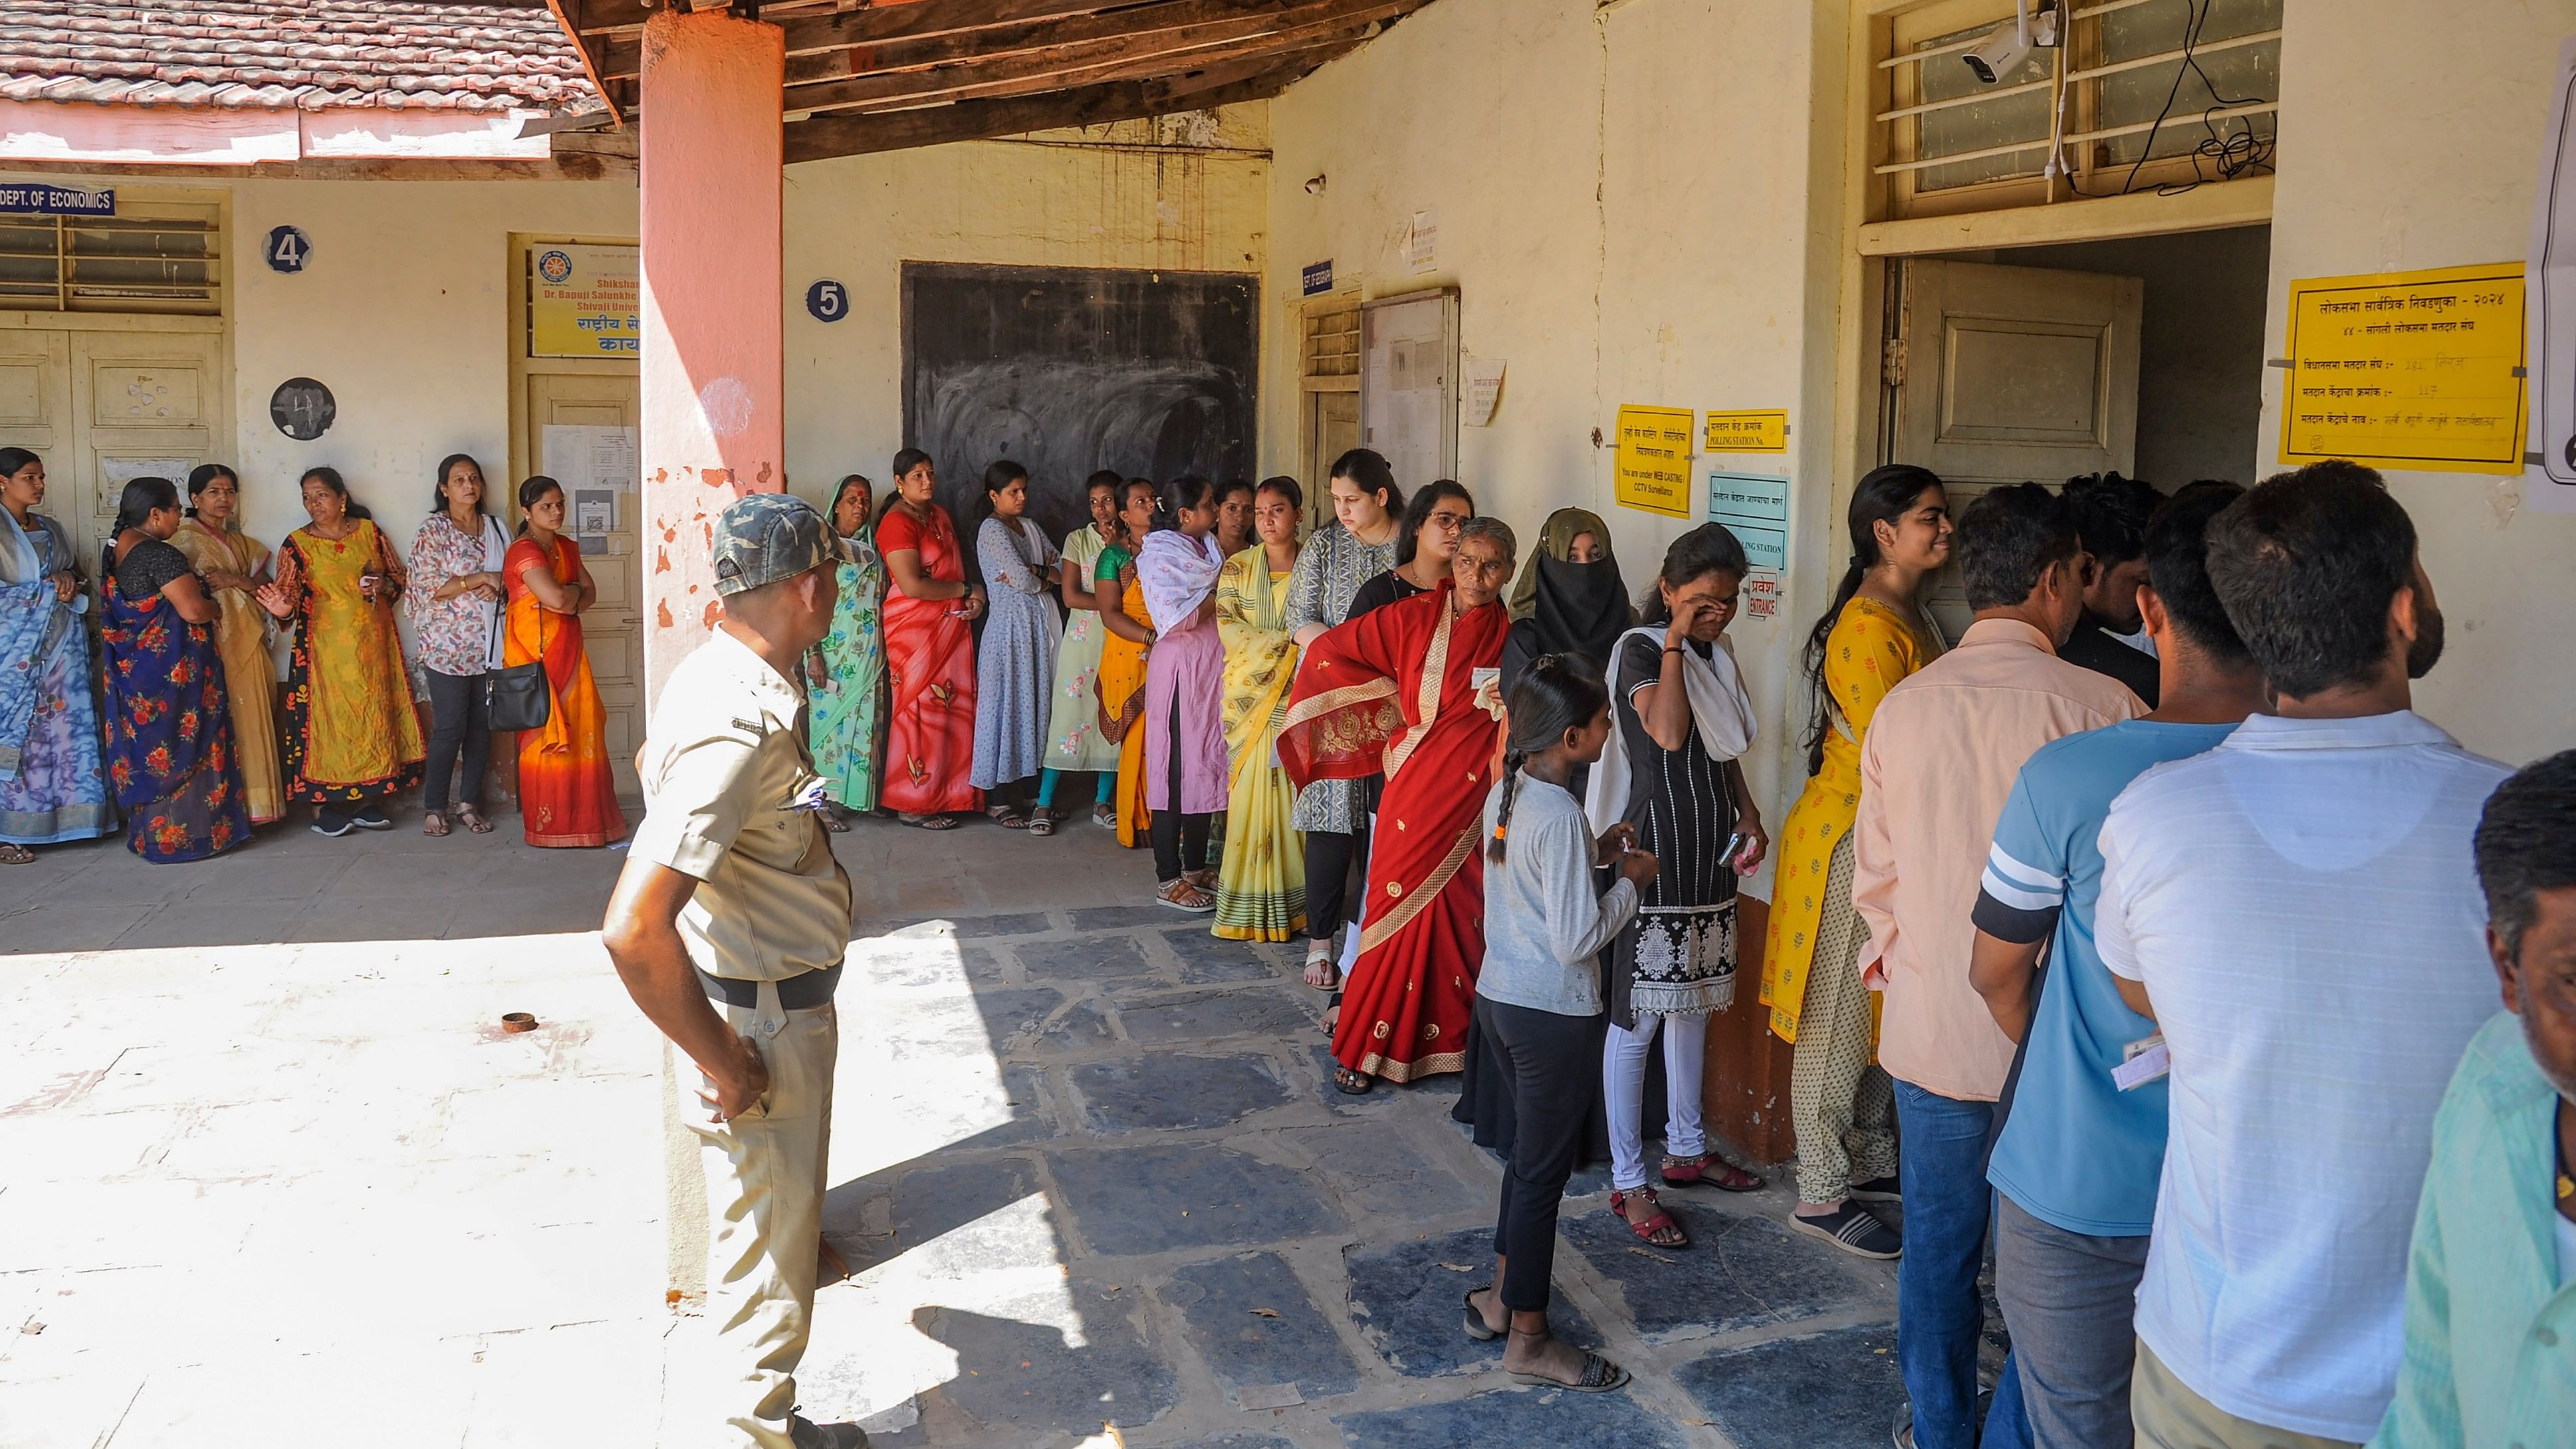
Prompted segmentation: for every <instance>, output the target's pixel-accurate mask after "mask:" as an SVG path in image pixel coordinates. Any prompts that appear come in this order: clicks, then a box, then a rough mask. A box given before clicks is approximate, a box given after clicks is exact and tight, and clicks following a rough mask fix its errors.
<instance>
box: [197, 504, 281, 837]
mask: <svg viewBox="0 0 2576 1449" xmlns="http://www.w3.org/2000/svg"><path fill="white" fill-rule="evenodd" d="M170 542H171V543H172V544H173V545H175V546H176V547H177V548H178V550H179V552H181V553H183V554H186V555H187V556H188V563H189V564H190V566H191V567H193V568H195V569H196V570H197V571H198V572H199V573H204V572H207V571H208V570H219V571H221V572H224V573H234V574H241V575H243V576H244V577H247V578H256V577H257V576H258V574H259V571H260V570H261V569H264V568H266V567H267V566H268V550H267V549H265V548H263V547H261V546H260V544H259V541H258V540H256V539H252V538H247V537H244V536H243V535H241V534H238V533H217V532H215V531H214V530H213V529H210V528H208V527H206V526H205V525H204V524H202V523H200V522H198V521H197V520H196V519H193V518H191V519H189V520H188V521H187V522H185V523H183V524H180V525H179V531H178V532H177V533H174V534H172V535H170ZM206 592H207V593H209V594H212V595H213V596H214V599H215V608H216V609H217V611H218V616H217V619H216V623H215V648H216V651H217V652H219V653H220V654H222V655H223V659H224V697H225V699H226V701H227V704H226V708H227V710H228V711H229V712H230V714H231V716H232V722H233V754H234V756H235V757H236V758H237V759H238V760H240V762H241V774H242V800H243V803H244V804H246V805H248V806H249V807H250V818H251V823H252V824H254V825H265V824H267V823H268V822H269V821H272V820H275V819H278V818H279V817H281V816H283V815H285V814H286V775H285V772H284V770H283V769H282V767H281V766H280V765H279V764H278V754H277V664H276V661H274V660H272V659H271V658H270V657H269V653H268V611H267V610H265V609H262V608H261V607H260V606H259V601H258V600H257V599H255V598H253V597H251V591H250V590H248V589H208V590H207V591H206Z"/></svg>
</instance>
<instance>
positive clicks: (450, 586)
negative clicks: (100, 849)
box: [0, 448, 626, 865]
mask: <svg viewBox="0 0 2576 1449" xmlns="http://www.w3.org/2000/svg"><path fill="white" fill-rule="evenodd" d="M432 486H433V498H434V511H433V512H432V513H431V514H430V515H429V517H428V518H427V519H426V520H424V521H423V523H422V524H421V526H420V528H419V529H418V531H417V532H416V534H415V535H414V538H413V541H412V557H411V560H410V562H409V564H408V565H406V563H405V562H404V560H403V558H402V557H401V555H400V554H399V552H398V551H397V549H396V546H395V544H394V542H393V540H392V539H391V538H390V537H388V536H387V534H386V533H385V531H384V530H383V529H382V528H380V527H379V526H378V525H377V524H376V522H375V520H374V519H373V518H372V517H371V516H370V515H369V513H368V511H367V509H366V508H365V507H364V506H362V505H360V504H358V503H357V502H355V501H354V500H352V499H351V498H350V496H349V488H348V484H347V482H346V481H345V480H344V479H342V477H341V476H340V474H339V473H338V472H337V471H335V470H333V469H331V468H327V467H317V468H312V469H308V470H307V471H306V472H305V474H304V476H303V477H302V478H301V479H300V480H299V492H300V494H301V498H302V503H303V507H304V512H305V514H306V517H307V518H308V520H309V521H308V522H307V523H306V524H305V525H304V526H303V527H301V528H298V529H295V530H294V531H293V532H291V533H289V534H288V535H287V536H286V538H285V539H284V540H283V541H281V542H280V544H279V545H278V547H277V548H276V550H275V551H274V552H272V551H271V550H270V549H268V548H267V547H266V546H264V545H262V544H261V543H260V542H258V541H257V540H256V539H253V538H251V537H250V536H248V535H247V534H245V533H243V532H242V530H241V524H240V518H241V507H242V482H241V478H240V476H239V475H238V474H237V473H236V472H235V471H234V470H233V469H231V468H228V467H225V466H224V465H222V464H219V463H209V464H206V465H204V466H202V467H200V468H198V469H196V470H195V471H194V472H192V473H190V474H189V475H188V478H187V480H186V485H185V497H184V499H183V498H182V496H181V487H180V485H179V484H178V483H177V482H174V481H173V480H171V479H167V478H157V477H141V478H135V479H133V480H131V481H129V482H127V483H126V484H125V485H124V488H123V490H122V493H121V495H120V497H119V499H118V511H117V516H116V520H115V523H114V525H113V528H112V531H111V534H110V537H109V538H108V540H107V542H106V546H105V548H104V549H103V550H102V551H101V554H100V556H99V558H98V559H97V561H96V569H95V575H94V580H93V576H92V574H91V573H90V571H88V570H86V569H85V568H84V567H83V564H84V560H83V559H82V558H81V557H80V556H79V552H80V551H79V550H78V549H77V548H76V547H75V545H74V544H73V542H72V538H73V535H72V534H71V533H70V531H69V530H67V529H66V528H64V526H63V525H62V523H61V522H60V521H58V520H57V519H56V518H54V517H52V516H49V515H47V514H46V513H43V512H41V511H40V508H41V505H42V504H43V503H44V501H45V465H44V461H43V459H41V458H39V457H38V456H36V455H35V454H33V453H30V452H28V451H26V450H25V449H22V448H0V505H5V507H0V517H5V520H6V521H5V523H0V864H6V865H23V864H26V863H28V862H30V861H32V860H33V859H35V855H34V852H33V850H32V849H31V847H35V846H45V845H55V844H61V843H64V842H69V841H76V840H86V839H92V838H95V837H99V836H103V835H107V834H109V833H111V832H113V831H114V830H116V829H117V828H119V825H120V823H121V824H122V826H123V828H124V830H125V839H126V844H127V846H128V847H129V848H130V849H132V850H133V851H134V853H135V854H137V855H139V856H141V857H143V858H144V859H146V860H150V861H156V862H178V861H193V860H203V859H205V858H207V857H209V856H213V855H217V854H220V853H222V852H223V851H226V850H229V849H231V848H233V847H235V846H238V845H240V844H242V843H244V842H246V841H248V840H249V839H251V837H252V834H253V832H254V830H255V829H256V828H257V827H259V826H262V825H266V824H270V823H272V822H275V821H278V820H281V819H283V818H284V817H285V815H286V811H287V807H288V806H289V805H290V804H301V805H309V806H311V807H313V811H314V820H313V824H312V829H313V830H314V831H315V832H316V833H318V834H321V835H325V836H330V837H334V838H336V837H341V836H345V835H348V834H349V833H350V832H352V831H356V830H387V829H391V828H393V823H394V822H393V819H392V816H391V815H390V814H389V813H388V809H389V807H390V806H391V805H393V804H394V803H396V802H397V800H398V797H400V796H402V795H404V794H406V793H407V792H408V791H410V790H411V789H412V788H413V787H415V786H419V787H421V788H422V799H421V806H422V812H421V821H422V826H421V828H422V829H423V831H424V832H425V833H427V834H429V835H433V836H444V835H447V834H449V833H450V832H451V831H452V830H453V829H455V828H456V827H459V826H461V827H463V828H464V829H466V830H468V831H471V832H474V833H477V834H484V833H489V832H490V831H492V830H493V829H494V828H495V827H494V825H493V823H492V821H491V820H490V819H489V818H488V817H486V816H485V815H484V813H483V810H482V797H483V790H484V784H485V773H486V769H487V766H488V763H489V759H490V753H491V744H492V733H493V732H492V729H491V728H490V724H489V722H488V721H487V719H486V718H485V707H486V706H485V701H486V695H487V691H486V688H485V681H486V678H487V676H489V675H491V674H492V673H493V672H494V671H498V670H505V669H508V668H511V667H515V666H528V665H534V666H536V667H537V669H538V670H539V671H541V672H542V675H543V677H544V680H545V692H546V696H547V704H548V708H547V711H546V721H545V723H544V725H543V726H542V727H540V728H535V729H524V730H520V731H518V732H517V748H518V796H519V804H520V812H521V815H522V817H523V822H524V831H525V835H526V839H527V842H528V843H529V844H531V845H538V846H601V845H606V844H608V843H609V842H611V841H614V840H618V839H621V838H623V837H624V835H625V833H626V821H625V817H624V816H623V814H622V813H621V812H620V811H619V809H618V806H617V798H616V786H615V780H614V776H613V774H612V772H611V769H610V765H609V760H608V753H607V741H606V728H605V716H604V714H603V712H602V710H601V706H600V701H599V691H598V688H597V686H596V685H595V684H594V682H593V680H592V676H591V670H590V661H589V657H588V655H587V654H586V652H585V651H584V649H583V644H582V630H581V615H582V612H583V611H584V610H586V609H587V608H589V607H590V605H591V603H592V602H593V601H594V600H595V599H596V597H597V590H596V588H595V587H594V585H593V583H592V580H591V578H590V575H589V572H588V571H587V570H586V569H585V568H584V566H583V564H582V560H581V550H580V548H579V547H578V545H576V544H575V543H574V542H573V540H572V539H571V538H570V537H568V536H566V535H565V534H564V533H563V531H562V530H563V525H564V496H563V489H562V488H561V487H560V486H558V485H557V484H556V483H555V481H554V480H553V479H551V478H545V477H533V478H530V479H528V480H527V481H526V482H524V483H522V484H521V485H520V486H519V490H518V503H519V513H520V522H519V524H518V526H517V528H516V529H515V530H507V529H504V528H503V526H502V525H501V523H500V521H499V520H498V519H496V518H495V517H493V516H492V513H491V510H490V507H489V505H488V502H487V500H486V498H485V485H484V480H483V471H482V468H481V467H480V465H478V464H477V463H476V462H475V461H474V460H473V459H472V458H470V457H467V456H465V455H463V454H458V455H456V456H453V457H450V458H447V459H446V460H444V461H443V462H441V463H440V464H439V467H438V471H437V476H436V478H435V479H434V480H433V485H432ZM93 604H94V605H95V607H96V610H97V619H96V624H97V640H96V642H97V652H98V661H97V668H96V669H95V670H93V668H92V664H91V636H90V631H89V623H88V621H87V619H86V617H85V616H87V615H88V614H89V613H90V611H91V609H92V607H93ZM396 609H402V610H406V611H408V612H409V614H410V617H411V619H412V622H413V625H414V633H415V636H416V641H417V642H416V646H415V649H414V651H413V656H412V657H411V658H410V659H408V660H407V659H406V657H405V652H404V646H403V641H402V636H401V631H400V629H399V628H398V627H397V622H396V616H395V610H396ZM281 635H282V636H283V638H284V641H285V643H286V645H287V649H288V655H287V669H286V674H285V688H284V689H283V690H282V691H281V690H280V689H279V688H278V673H277V669H276V665H275V656H274V654H273V652H272V641H273V640H276V639H277V638H278V637H279V636H281ZM414 666H417V679H416V678H415V674H414ZM416 698H425V699H426V701H427V703H428V706H429V714H430V723H429V726H428V728H427V730H426V731H424V730H423V728H422V725H421V721H420V716H419V713H418V712H417V710H416V709H415V705H414V701H415V699H416Z"/></svg>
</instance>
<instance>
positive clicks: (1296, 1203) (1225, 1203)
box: [1051, 1144, 1349, 1256]
mask: <svg viewBox="0 0 2576 1449" xmlns="http://www.w3.org/2000/svg"><path fill="white" fill-rule="evenodd" d="M1051 1161H1052V1162H1053V1165H1054V1169H1055V1181H1056V1186H1057V1188H1058V1190H1060V1191H1061V1192H1062V1193H1063V1195H1064V1199H1065V1204H1066V1207H1067V1208H1068V1209H1069V1211H1070V1213H1071V1215H1072V1218H1073V1223H1074V1227H1075V1228H1076V1230H1077V1231H1079V1232H1080V1233H1081V1234H1082V1236H1083V1237H1084V1239H1085V1240H1087V1241H1088V1242H1089V1243H1090V1244H1091V1247H1092V1249H1093V1251H1095V1252H1100V1253H1108V1254H1113V1255H1119V1256H1128V1255H1134V1254H1141V1253H1160V1252H1165V1251H1168V1250H1170V1249H1174V1248H1248V1247H1252V1246H1254V1245H1256V1244H1260V1243H1271V1242H1278V1241H1281V1240H1283V1239H1289V1238H1303V1237H1308V1236H1311V1235H1313V1234H1317V1233H1338V1232H1341V1231H1343V1230H1344V1229H1345V1228H1347V1227H1348V1226H1349V1224H1348V1223H1347V1221H1346V1220H1345V1219H1344V1218H1343V1216H1342V1211H1341V1209H1340V1208H1339V1207H1337V1206H1335V1205H1334V1203H1333V1201H1332V1199H1331V1198H1329V1197H1327V1196H1326V1195H1325V1194H1324V1193H1323V1192H1321V1191H1320V1190H1318V1189H1317V1188H1316V1187H1315V1185H1314V1184H1313V1183H1312V1182H1311V1181H1309V1180H1308V1179H1307V1177H1306V1175H1305V1174H1304V1173H1301V1172H1299V1171H1297V1170H1296V1169H1294V1168H1287V1167H1274V1166H1272V1165H1270V1164H1269V1163H1266V1162H1262V1161H1259V1160H1257V1159H1255V1158H1252V1157H1248V1156H1246V1155H1244V1154H1243V1153H1240V1152H1236V1151H1234V1150H1233V1149H1231V1148H1228V1147H1222V1146H1217V1145H1213V1144H1201V1145H1192V1146H1182V1145H1154V1146H1141V1147H1114V1148H1099V1149H1091V1150H1073V1151H1062V1152H1058V1153H1056V1154H1055V1155H1054V1156H1053V1157H1052V1159H1051Z"/></svg>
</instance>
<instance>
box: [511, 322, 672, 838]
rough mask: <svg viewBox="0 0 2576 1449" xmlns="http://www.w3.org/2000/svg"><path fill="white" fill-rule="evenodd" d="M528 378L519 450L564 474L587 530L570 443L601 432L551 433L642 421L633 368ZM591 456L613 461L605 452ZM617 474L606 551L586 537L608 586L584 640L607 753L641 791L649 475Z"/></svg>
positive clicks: (589, 555)
mask: <svg viewBox="0 0 2576 1449" xmlns="http://www.w3.org/2000/svg"><path fill="white" fill-rule="evenodd" d="M526 382H527V389H528V392H527V408H526V411H525V417H526V418H527V429H528V432H527V436H526V437H525V438H523V439H522V440H521V443H520V447H521V450H522V451H521V455H520V456H521V457H522V458H523V459H524V460H526V461H527V463H528V467H527V468H526V469H525V473H549V474H556V475H557V476H560V477H562V478H563V479H564V481H565V485H566V496H565V500H564V502H565V506H566V509H567V515H566V518H565V522H564V528H565V531H566V532H569V533H573V534H575V535H579V534H581V533H582V532H583V531H584V530H583V529H582V528H581V527H580V526H579V524H580V521H581V520H580V519H579V518H578V517H577V516H575V514H576V512H577V510H576V507H575V506H576V505H577V504H578V502H579V501H580V500H579V499H578V498H577V497H576V496H575V495H576V494H577V493H579V492H580V491H582V488H581V487H580V486H579V484H580V479H579V477H578V476H577V475H575V474H574V473H573V471H572V469H570V468H568V467H567V466H566V463H565V461H564V455H563V453H562V451H561V450H562V449H564V448H566V447H574V448H579V447H582V446H584V443H583V441H582V440H583V439H585V438H588V437H590V436H592V435H589V434H572V433H565V432H557V433H554V434H551V435H550V434H549V433H548V431H547V429H549V428H558V429H571V428H582V429H591V428H623V429H629V430H632V429H635V428H637V427H639V426H640V425H641V424H642V421H643V411H642V408H641V406H640V405H639V403H638V400H637V397H636V386H635V377H634V374H633V373H631V372H629V373H624V374H618V373H605V372H580V373H562V372H531V373H528V374H527V377H526ZM629 436H630V438H631V437H632V433H631V432H630V434H629ZM550 445H551V446H550ZM590 456H592V457H594V458H599V459H601V460H602V461H603V462H604V461H605V455H604V454H600V453H592V454H591V455H590ZM635 456H636V455H635V452H634V451H633V449H632V448H631V447H630V448H629V449H628V451H627V452H626V453H625V455H624V457H625V458H627V459H632V458H634V457H635ZM628 466H631V464H630V465H628ZM525 473H523V474H522V476H525ZM611 481H612V480H611V479H610V478H608V477H604V476H597V475H594V476H593V478H592V481H591V483H590V485H589V486H591V487H606V486H607V485H608V484H609V483H610V482H611ZM613 481H614V483H615V487H614V488H613V489H611V490H610V491H612V492H614V493H615V495H616V513H615V521H614V524H613V526H612V527H611V528H610V529H609V531H608V533H607V535H606V538H607V541H608V547H607V550H606V552H605V553H604V554H603V553H601V552H600V551H599V550H597V549H595V548H593V547H592V546H591V544H590V542H589V540H587V539H584V540H583V544H582V561H583V563H584V564H585V565H586V566H587V567H588V568H589V569H590V577H591V582H592V583H593V584H595V585H597V586H598V589H599V600H598V602H597V603H595V604H593V605H591V607H590V611H589V612H588V613H586V614H584V615H583V616H582V621H581V624H582V644H583V647H584V648H586V649H587V650H588V651H589V653H590V672H591V674H592V676H593V677H594V678H596V679H597V680H598V681H599V702H600V705H601V707H602V708H603V710H604V711H605V713H606V715H607V725H608V758H609V761H610V762H611V763H612V764H613V765H614V766H615V768H616V771H617V789H618V792H619V793H620V794H623V795H635V794H640V793H641V792H642V786H641V785H640V784H639V783H638V781H637V779H636V776H635V752H636V750H638V749H639V748H641V747H642V746H643V743H644V631H643V628H642V622H643V621H642V615H641V609H642V604H643V597H644V587H643V576H642V573H641V571H640V569H639V568H638V567H637V562H636V561H637V558H638V553H637V549H636V544H635V539H636V522H635V520H636V512H637V510H638V508H639V506H640V503H641V500H642V497H643V495H642V492H641V487H642V477H641V474H640V473H634V472H630V473H627V474H625V475H623V476H617V477H615V478H614V479H613ZM509 503H510V507H509V515H510V521H511V524H512V526H514V527H515V526H516V525H517V522H518V498H517V496H516V494H515V493H513V494H512V496H511V497H510V500H509Z"/></svg>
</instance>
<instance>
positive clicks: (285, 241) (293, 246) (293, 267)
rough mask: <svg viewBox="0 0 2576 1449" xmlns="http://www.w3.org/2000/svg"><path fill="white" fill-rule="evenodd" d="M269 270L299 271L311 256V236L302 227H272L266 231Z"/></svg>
mask: <svg viewBox="0 0 2576 1449" xmlns="http://www.w3.org/2000/svg"><path fill="white" fill-rule="evenodd" d="M266 256H267V258H268V266H269V270H270V271H274V272H300V271H303V270H304V264H305V262H306V261H308V260H310V259H311V258H312V256H313V238H311V237H309V236H306V235H305V234H304V229H303V228H302V227H295V226H281V227H273V228H271V229H270V231H269V233H268V250H267V252H266Z"/></svg>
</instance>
